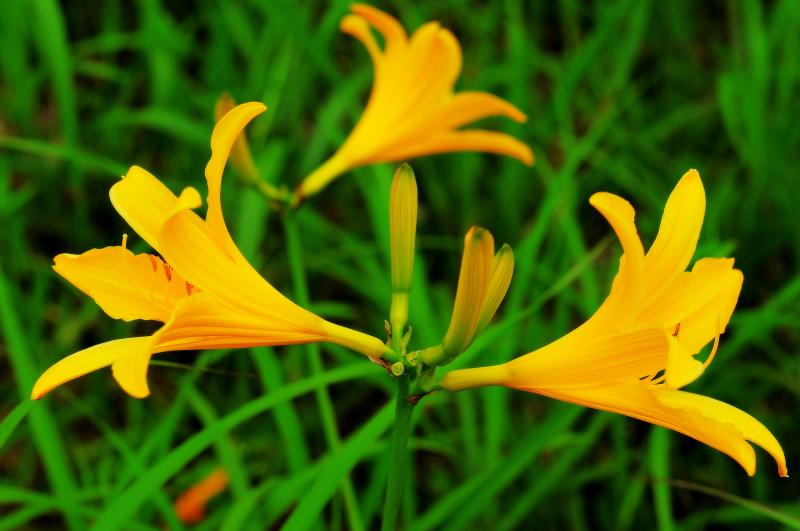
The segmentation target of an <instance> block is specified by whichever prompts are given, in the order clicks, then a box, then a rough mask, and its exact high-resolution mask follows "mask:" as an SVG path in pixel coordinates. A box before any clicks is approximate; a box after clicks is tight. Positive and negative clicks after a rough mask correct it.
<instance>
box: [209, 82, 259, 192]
mask: <svg viewBox="0 0 800 531" xmlns="http://www.w3.org/2000/svg"><path fill="white" fill-rule="evenodd" d="M234 107H236V101H235V100H234V99H233V97H231V95H230V94H228V93H227V92H224V93H222V95H221V96H220V97H219V99H217V105H216V106H215V107H214V117H215V119H216V121H220V120H222V118H223V117H224V116H225V115H226V114H228V112H229V111H231V110H233V108H234ZM231 163H232V164H233V167H234V168H236V172H237V173H239V175H241V176H243V177H245V178H247V179H249V180H256V179H259V174H258V169H257V168H256V165H255V163H254V162H253V155H252V154H251V153H250V146H249V144H248V143H247V135H246V134H245V133H244V132H242V134H240V135H239V138H237V139H236V141H235V142H234V143H233V148H232V150H231Z"/></svg>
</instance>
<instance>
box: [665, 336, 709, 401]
mask: <svg viewBox="0 0 800 531" xmlns="http://www.w3.org/2000/svg"><path fill="white" fill-rule="evenodd" d="M669 344H670V348H669V356H667V367H666V369H665V371H664V383H665V385H666V386H667V387H670V388H672V389H680V388H681V387H683V386H686V385H689V384H690V383H692V382H693V381H695V380H696V379H698V378H699V377H700V375H701V374H703V371H704V370H705V367H704V366H703V364H702V363H701V362H699V361H698V360H696V359H695V358H694V356H693V354H695V353H694V352H689V351H688V350H686V349H685V348H684V347H683V345H681V343H680V342H679V341H678V340H677V339H676V338H675V337H674V336H670V337H669Z"/></svg>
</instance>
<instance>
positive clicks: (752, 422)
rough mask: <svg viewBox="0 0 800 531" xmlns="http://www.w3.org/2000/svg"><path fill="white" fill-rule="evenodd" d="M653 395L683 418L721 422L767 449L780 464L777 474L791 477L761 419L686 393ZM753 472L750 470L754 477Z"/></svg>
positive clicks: (667, 392) (659, 393) (775, 440)
mask: <svg viewBox="0 0 800 531" xmlns="http://www.w3.org/2000/svg"><path fill="white" fill-rule="evenodd" d="M654 396H655V397H656V398H657V399H658V401H659V402H661V403H662V404H664V405H666V406H668V407H670V408H673V409H675V410H679V411H681V412H683V413H684V415H687V416H688V415H691V416H695V417H698V418H699V419H700V421H701V422H702V421H708V422H711V423H719V424H722V425H725V426H727V427H731V428H733V429H735V430H736V432H737V433H738V434H739V436H740V437H741V438H742V439H744V440H746V441H750V442H752V443H755V444H757V445H758V446H760V447H761V448H763V449H764V450H766V451H767V452H768V453H769V454H770V455H772V457H773V459H775V462H776V463H777V465H778V474H780V475H781V476H788V475H789V472H788V470H787V468H786V456H785V455H784V453H783V448H781V445H780V443H779V442H778V440H777V439H776V438H775V436H774V435H772V433H771V432H770V431H769V430H768V429H767V428H766V427H765V426H764V425H763V424H762V423H761V422H759V421H758V420H756V419H755V418H754V417H752V416H751V415H749V414H747V413H745V412H744V411H742V410H741V409H738V408H735V407H733V406H732V405H730V404H726V403H725V402H722V401H720V400H716V399H714V398H710V397H707V396H702V395H697V394H694V393H687V392H684V391H668V390H664V391H661V392H657V393H655V394H654ZM754 472H755V471H754V469H752V468H751V469H750V470H748V473H749V474H750V475H751V476H752V475H753V473H754Z"/></svg>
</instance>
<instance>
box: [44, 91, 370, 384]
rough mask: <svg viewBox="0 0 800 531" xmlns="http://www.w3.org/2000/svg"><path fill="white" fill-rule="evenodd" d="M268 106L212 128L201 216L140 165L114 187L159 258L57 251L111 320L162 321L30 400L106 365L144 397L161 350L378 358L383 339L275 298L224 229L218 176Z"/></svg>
mask: <svg viewBox="0 0 800 531" xmlns="http://www.w3.org/2000/svg"><path fill="white" fill-rule="evenodd" d="M264 110H266V107H265V106H264V105H262V104H261V103H255V102H253V103H246V104H243V105H239V106H237V107H235V108H234V109H232V110H231V111H230V112H228V113H227V114H226V115H225V116H224V117H223V118H222V119H221V120H220V121H219V122H218V123H217V126H216V127H215V128H214V132H213V134H212V136H211V159H210V160H209V162H208V165H207V166H206V172H205V174H206V180H207V184H208V211H207V213H206V216H205V219H203V218H201V217H199V216H198V215H197V214H195V213H194V212H193V209H194V208H197V207H199V206H200V205H201V203H202V200H201V198H200V194H199V193H198V192H197V191H196V190H195V189H193V188H186V189H185V190H184V191H183V192H182V193H181V194H180V196H175V195H174V194H173V193H172V192H171V191H170V190H169V189H168V188H167V187H166V186H164V184H163V183H162V182H161V181H159V180H158V179H157V178H156V177H154V176H153V175H151V174H150V173H148V172H147V171H145V170H143V169H142V168H139V167H136V166H134V167H132V168H131V169H130V170H129V171H128V173H127V175H126V176H125V177H123V179H122V180H121V181H119V182H118V183H116V184H115V185H114V186H112V188H111V192H110V196H111V202H112V204H113V205H114V207H115V208H116V210H117V212H118V213H119V214H120V215H121V216H122V217H123V218H124V219H125V221H127V223H128V224H129V225H130V226H131V227H132V228H133V230H135V231H136V232H137V233H138V234H139V235H140V236H141V237H142V238H143V239H144V240H145V241H146V242H147V243H148V244H150V246H151V247H152V248H153V249H154V250H155V251H156V252H158V254H159V255H160V257H158V256H155V255H153V254H138V255H134V254H133V253H131V252H130V251H129V250H128V249H127V248H126V246H125V243H126V238H123V244H122V245H121V246H116V247H106V248H104V249H92V250H90V251H87V252H85V253H83V254H81V255H72V254H61V255H59V256H57V257H56V258H55V263H54V266H53V268H54V269H55V271H56V272H58V273H59V274H60V275H61V276H63V277H64V278H66V279H67V280H68V281H70V282H71V283H73V284H74V285H75V286H76V287H77V288H78V289H80V290H81V291H83V292H84V293H86V294H87V295H89V296H90V297H92V298H93V299H94V300H95V302H96V303H97V304H98V305H99V306H100V307H101V308H102V309H103V310H104V311H105V312H106V313H107V314H108V315H109V316H111V317H113V318H116V319H124V320H126V321H131V320H135V319H150V320H155V321H161V322H163V323H164V325H163V326H162V327H161V328H160V329H159V330H158V331H156V332H155V333H154V334H153V335H151V336H144V337H132V338H127V339H117V340H114V341H109V342H107V343H102V344H100V345H96V346H93V347H90V348H88V349H86V350H82V351H80V352H77V353H75V354H72V355H71V356H68V357H67V358H64V359H63V360H61V361H59V362H58V363H56V364H55V365H53V366H52V367H50V368H49V369H48V370H47V371H46V372H45V373H44V374H43V375H42V376H41V377H40V378H39V380H38V381H37V382H36V384H35V386H34V388H33V392H32V397H33V398H37V399H38V398H40V397H41V396H42V395H44V394H45V393H47V392H48V391H50V390H51V389H53V388H54V387H56V386H58V385H61V384H62V383H64V382H67V381H69V380H72V379H74V378H77V377H79V376H82V375H84V374H86V373H88V372H91V371H94V370H97V369H100V368H102V367H107V366H109V365H110V366H111V368H112V372H113V375H114V378H115V379H116V380H117V382H118V383H119V384H120V386H121V387H122V388H123V389H124V390H125V391H126V392H127V393H128V394H130V395H132V396H134V397H138V398H141V397H144V396H147V395H148V394H149V392H150V391H149V387H148V384H147V367H148V364H149V361H150V357H151V356H152V355H153V354H156V353H161V352H167V351H176V350H195V349H212V348H237V347H249V346H258V345H290V344H297V343H309V342H318V341H330V342H334V343H338V344H341V345H344V346H347V347H349V348H352V349H353V350H356V351H358V352H361V353H363V354H366V355H368V356H373V357H379V356H381V355H382V354H383V352H384V351H385V350H386V347H385V346H384V344H383V342H381V341H380V340H379V339H377V338H374V337H371V336H368V335H366V334H362V333H360V332H356V331H354V330H350V329H348V328H344V327H342V326H339V325H336V324H333V323H330V322H328V321H326V320H324V319H322V318H321V317H319V316H317V315H314V314H313V313H311V312H309V311H307V310H305V309H303V308H301V307H299V306H297V305H296V304H295V303H293V302H292V301H290V300H289V299H287V298H286V297H284V296H283V295H281V293H279V292H278V291H277V290H276V289H275V288H274V287H272V286H271V285H270V284H269V282H267V281H266V280H265V279H264V278H263V277H262V276H261V275H259V274H258V272H257V271H256V270H255V269H254V268H253V267H252V266H251V265H250V264H249V263H248V262H247V260H246V259H245V257H244V256H243V255H242V253H241V252H240V251H239V249H238V248H237V247H236V244H235V243H234V242H233V239H232V238H231V236H230V234H229V233H228V229H227V227H226V225H225V220H224V218H223V215H222V207H221V204H220V188H221V183H222V173H223V170H224V168H225V163H226V161H227V159H228V156H229V155H230V152H231V149H232V148H233V146H234V142H235V141H236V139H237V138H238V137H239V134H240V133H241V132H242V130H243V129H244V127H245V126H246V125H247V123H249V122H250V120H252V119H253V118H254V117H255V116H257V115H259V114H260V113H262V112H263V111H264Z"/></svg>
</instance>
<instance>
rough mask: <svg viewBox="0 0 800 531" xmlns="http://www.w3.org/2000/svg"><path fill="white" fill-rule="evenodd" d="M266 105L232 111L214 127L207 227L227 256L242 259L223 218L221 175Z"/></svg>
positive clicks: (208, 168)
mask: <svg viewBox="0 0 800 531" xmlns="http://www.w3.org/2000/svg"><path fill="white" fill-rule="evenodd" d="M266 110H267V107H266V106H265V105H264V104H263V103H259V102H250V103H243V104H241V105H238V106H236V107H235V108H233V109H232V110H231V111H229V112H228V113H227V114H226V115H225V116H224V117H223V118H222V119H221V120H220V121H219V122H218V123H217V125H216V126H215V127H214V132H213V133H212V134H211V159H210V160H209V161H208V164H207V165H206V181H207V182H208V213H207V214H206V223H207V224H208V231H209V234H210V235H211V239H212V240H214V242H216V244H217V245H218V246H219V247H220V248H221V249H223V250H224V251H225V252H226V253H227V254H228V256H230V257H231V258H234V259H237V260H239V259H242V258H241V253H240V252H239V249H238V248H237V247H236V244H235V243H233V240H232V239H231V236H230V234H229V233H228V228H227V227H226V226H225V219H224V218H223V216H222V205H221V203H220V192H221V187H222V174H223V172H224V171H225V164H226V163H227V161H228V157H229V156H230V153H231V149H232V148H233V145H234V143H235V142H236V140H237V138H238V137H239V135H240V134H241V132H242V131H243V130H244V128H245V126H247V124H248V123H250V121H251V120H252V119H253V118H255V117H256V116H258V115H259V114H261V113H262V112H264V111H266Z"/></svg>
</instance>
